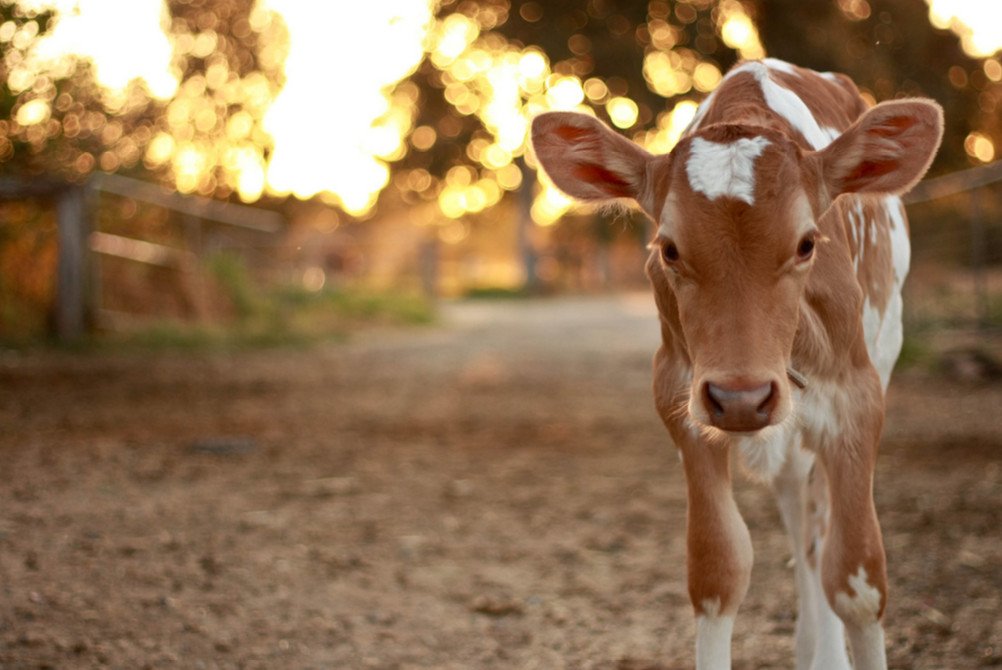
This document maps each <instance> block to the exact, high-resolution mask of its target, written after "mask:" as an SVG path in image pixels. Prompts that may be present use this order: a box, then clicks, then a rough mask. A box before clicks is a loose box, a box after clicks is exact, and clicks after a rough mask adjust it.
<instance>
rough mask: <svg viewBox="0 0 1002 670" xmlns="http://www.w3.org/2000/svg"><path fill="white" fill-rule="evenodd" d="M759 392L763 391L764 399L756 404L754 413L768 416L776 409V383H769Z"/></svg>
mask: <svg viewBox="0 0 1002 670" xmlns="http://www.w3.org/2000/svg"><path fill="white" fill-rule="evenodd" d="M759 390H762V391H764V398H763V399H762V402H760V403H759V404H758V407H757V408H756V411H757V412H758V413H759V414H762V415H765V416H768V415H769V414H770V413H771V412H772V410H773V409H774V408H775V407H776V382H769V383H768V384H766V385H764V386H763V387H761V388H760V389H759Z"/></svg>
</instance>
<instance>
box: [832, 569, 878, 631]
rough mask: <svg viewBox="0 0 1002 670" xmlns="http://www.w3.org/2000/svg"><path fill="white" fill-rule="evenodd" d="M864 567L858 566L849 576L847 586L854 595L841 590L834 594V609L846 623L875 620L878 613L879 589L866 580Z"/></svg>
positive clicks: (861, 624)
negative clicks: (854, 572)
mask: <svg viewBox="0 0 1002 670" xmlns="http://www.w3.org/2000/svg"><path fill="white" fill-rule="evenodd" d="M867 578H868V575H867V574H866V568H864V567H863V566H859V570H857V571H856V574H854V575H850V576H849V580H848V581H849V588H851V589H852V590H853V591H854V592H855V595H849V593H847V592H845V591H842V592H839V593H836V594H835V611H836V613H838V615H839V616H840V617H842V619H843V620H844V621H845V622H846V623H852V624H855V625H856V626H863V625H865V624H869V623H872V622H874V621H876V620H877V614H879V613H880V591H878V590H877V589H876V587H873V586H871V585H870V582H868V581H867Z"/></svg>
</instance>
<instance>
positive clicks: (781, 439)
mask: <svg viewBox="0 0 1002 670" xmlns="http://www.w3.org/2000/svg"><path fill="white" fill-rule="evenodd" d="M792 426H793V424H792V423H789V424H788V423H783V424H780V425H778V426H767V427H766V428H763V429H762V430H760V431H758V432H757V433H755V434H754V435H749V436H747V437H739V438H737V439H736V443H737V447H738V453H740V454H741V464H742V465H743V466H744V467H745V469H747V470H748V474H749V475H751V476H752V477H754V478H755V479H758V480H760V481H772V480H773V479H775V478H776V475H778V474H779V471H780V470H782V469H783V465H784V464H785V463H786V459H787V457H788V455H789V453H790V449H791V448H797V449H799V448H800V447H799V441H798V440H795V439H794V436H793V435H791V430H790V429H789V428H790V427H792Z"/></svg>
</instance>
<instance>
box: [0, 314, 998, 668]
mask: <svg viewBox="0 0 1002 670" xmlns="http://www.w3.org/2000/svg"><path fill="white" fill-rule="evenodd" d="M656 341H657V329H656V322H655V317H654V312H653V307H652V305H651V303H650V300H649V298H648V297H646V296H626V297H611V298H592V299H560V300H553V301H544V302H529V303H524V302H516V303H504V302H494V303H472V304H463V305H453V306H448V307H447V308H446V309H445V317H444V324H443V325H440V326H434V327H429V328H425V329H421V330H417V331H409V332H381V333H376V334H371V335H360V336H358V337H356V338H355V339H354V340H353V341H352V342H350V343H348V344H337V345H324V346H319V347H315V348H311V349H308V350H294V351H290V350H269V351H256V352H242V353H229V354H225V353H202V354H189V353H181V352H179V353H169V354H158V355H155V356H152V357H151V356H148V355H147V356H140V355H138V354H135V353H133V354H115V355H113V354H87V355H83V356H73V355H70V354H52V353H44V354H43V353H35V354H14V353H6V354H3V353H0V667H3V668H45V667H47V668H91V667H103V666H107V667H114V668H174V667H177V668H282V669H284V668H297V669H298V668H335V669H341V668H346V669H354V668H385V669H391V668H398V669H401V670H402V669H405V668H441V669H456V670H459V669H464V670H465V669H480V668H484V669H494V668H516V669H523V668H525V669H529V668H540V669H547V670H549V669H559V668H582V669H584V668H594V669H603V670H641V669H644V670H668V669H675V668H689V667H692V660H691V658H692V657H691V646H692V635H693V625H692V621H691V615H690V610H689V605H688V601H687V597H686V595H685V568H684V553H683V549H684V527H683V522H684V483H683V481H682V473H681V470H680V467H679V464H678V459H677V457H676V455H675V453H674V449H673V448H672V447H670V446H669V444H668V442H667V439H666V435H665V432H664V430H663V428H662V427H661V425H660V423H659V421H658V419H657V418H656V416H655V413H654V410H653V403H652V400H651V398H650V391H649V385H650V367H649V365H650V358H651V355H652V353H653V351H654V348H655V345H656ZM890 405H891V408H890V412H889V417H888V423H887V429H886V431H885V434H886V439H885V444H884V448H883V453H882V456H881V461H880V467H879V472H878V481H877V488H878V494H877V497H878V508H879V510H880V513H881V519H882V522H883V526H884V532H885V538H886V543H887V552H888V555H889V565H890V569H889V571H890V579H891V590H892V593H891V602H890V606H889V609H888V613H887V638H888V645H889V654H890V663H891V666H892V667H894V668H902V669H904V668H908V669H913V668H924V669H933V668H936V669H950V670H953V669H957V668H978V667H1002V616H1000V613H1002V539H1000V537H999V531H1000V522H999V520H998V515H999V510H1000V509H1002V389H1000V388H999V387H998V386H996V387H977V388H974V387H961V386H956V385H949V384H946V383H943V382H941V381H938V380H933V379H929V378H926V377H923V376H921V375H918V374H911V375H907V374H906V375H903V376H901V377H899V378H898V380H897V381H896V382H894V383H892V392H891V396H890ZM737 496H738V500H739V504H740V506H741V508H742V510H743V513H744V514H745V516H746V518H747V521H748V524H749V526H750V527H751V530H752V537H753V541H754V544H755V552H756V566H755V572H754V577H753V584H752V587H751V591H750V593H749V596H748V599H747V600H746V602H745V605H744V607H743V609H742V614H741V616H740V617H739V619H738V623H737V627H736V632H735V636H736V637H735V651H734V656H735V664H736V667H737V668H743V669H746V670H750V669H753V668H790V667H792V640H791V635H792V631H793V624H794V594H793V575H792V570H791V569H790V568H789V567H788V564H787V563H788V559H789V552H788V550H787V544H786V538H785V536H784V534H783V533H782V532H781V529H780V523H779V518H778V514H777V512H776V510H775V505H774V504H773V502H772V499H771V497H770V495H769V494H768V492H767V491H765V490H764V489H763V488H762V487H760V486H758V485H754V484H751V483H748V482H743V481H742V482H740V483H739V484H738V492H737Z"/></svg>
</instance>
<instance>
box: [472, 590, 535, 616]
mask: <svg viewBox="0 0 1002 670" xmlns="http://www.w3.org/2000/svg"><path fill="white" fill-rule="evenodd" d="M470 609H471V610H473V611H474V612H478V613H480V614H486V615H487V616H493V617H503V616H509V615H521V614H523V612H524V609H523V608H522V603H520V602H518V601H516V600H512V599H511V598H505V597H494V596H488V595H479V596H477V597H476V598H474V599H473V602H472V603H470Z"/></svg>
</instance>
